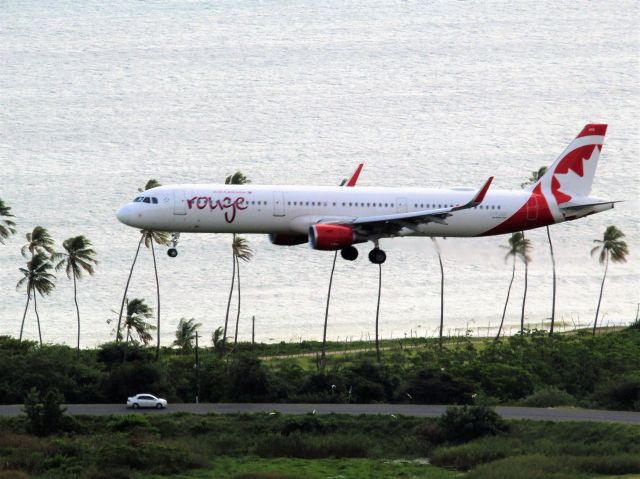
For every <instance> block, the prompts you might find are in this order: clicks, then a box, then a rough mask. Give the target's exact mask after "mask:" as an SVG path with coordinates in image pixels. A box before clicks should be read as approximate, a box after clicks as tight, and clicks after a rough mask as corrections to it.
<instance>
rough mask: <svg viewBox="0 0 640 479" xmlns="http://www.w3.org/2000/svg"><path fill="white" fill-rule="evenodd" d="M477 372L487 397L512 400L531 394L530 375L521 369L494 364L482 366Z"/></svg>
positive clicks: (531, 382)
mask: <svg viewBox="0 0 640 479" xmlns="http://www.w3.org/2000/svg"><path fill="white" fill-rule="evenodd" d="M479 372H480V375H481V377H480V384H481V386H482V390H483V391H484V392H485V393H486V394H487V395H489V396H494V397H497V398H500V399H507V400H514V399H520V398H523V397H525V396H528V395H529V394H531V393H532V392H533V381H532V379H531V375H530V374H529V372H528V371H526V370H525V369H522V368H521V367H518V366H510V365H508V364H500V363H494V364H488V365H484V366H483V367H482V369H481V370H480V371H479Z"/></svg>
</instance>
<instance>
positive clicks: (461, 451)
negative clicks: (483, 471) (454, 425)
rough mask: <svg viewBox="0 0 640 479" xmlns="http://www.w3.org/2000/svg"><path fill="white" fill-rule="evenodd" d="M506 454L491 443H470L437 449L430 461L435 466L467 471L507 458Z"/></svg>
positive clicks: (502, 449) (498, 446)
mask: <svg viewBox="0 0 640 479" xmlns="http://www.w3.org/2000/svg"><path fill="white" fill-rule="evenodd" d="M496 446H497V447H496ZM508 452H511V451H508ZM508 452H507V451H505V450H504V448H501V447H500V445H499V444H495V443H493V442H488V443H482V442H472V443H469V444H463V445H461V446H453V447H439V448H438V449H436V450H435V451H434V452H433V454H432V455H431V457H430V461H431V464H434V465H436V466H443V467H453V468H455V469H459V470H462V471H468V470H469V469H472V468H474V467H476V466H477V465H479V464H485V463H487V462H492V461H496V460H498V459H502V458H504V457H506V456H508Z"/></svg>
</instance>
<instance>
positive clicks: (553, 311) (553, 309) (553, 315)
mask: <svg viewBox="0 0 640 479" xmlns="http://www.w3.org/2000/svg"><path fill="white" fill-rule="evenodd" d="M547 238H549V251H550V253H551V267H552V270H553V299H552V300H551V327H550V328H549V336H551V335H552V334H553V326H554V324H555V321H556V257H555V256H554V255H553V243H552V242H551V232H550V231H549V227H548V226H547Z"/></svg>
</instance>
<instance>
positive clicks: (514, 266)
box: [496, 256, 516, 341]
mask: <svg viewBox="0 0 640 479" xmlns="http://www.w3.org/2000/svg"><path fill="white" fill-rule="evenodd" d="M515 276H516V257H515V256H514V257H513V271H512V272H511V282H510V283H509V289H508V290H507V300H506V301H505V302H504V309H503V310H502V320H501V321H500V326H499V327H498V334H497V336H496V341H497V340H498V339H500V333H501V332H502V326H503V325H504V317H505V316H506V314H507V305H508V304H509V295H510V294H511V286H513V278H515Z"/></svg>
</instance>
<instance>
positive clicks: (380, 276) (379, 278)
mask: <svg viewBox="0 0 640 479" xmlns="http://www.w3.org/2000/svg"><path fill="white" fill-rule="evenodd" d="M380 293H382V264H378V305H377V306H376V359H377V360H378V362H380V339H379V337H378V318H379V317H380Z"/></svg>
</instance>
